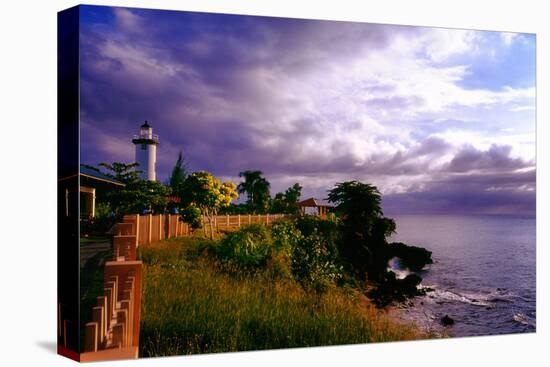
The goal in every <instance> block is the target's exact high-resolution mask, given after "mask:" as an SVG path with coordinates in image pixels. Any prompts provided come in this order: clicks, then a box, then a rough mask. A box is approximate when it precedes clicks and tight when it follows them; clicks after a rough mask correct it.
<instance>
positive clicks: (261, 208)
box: [237, 171, 271, 213]
mask: <svg viewBox="0 0 550 367" xmlns="http://www.w3.org/2000/svg"><path fill="white" fill-rule="evenodd" d="M239 177H243V178H244V182H241V183H240V184H239V186H237V190H238V192H239V194H244V193H246V194H247V201H246V203H247V204H248V206H249V207H250V209H251V210H252V211H253V212H254V213H266V212H267V210H268V209H269V202H270V199H271V196H270V194H269V189H270V186H271V185H270V184H269V181H267V180H266V179H265V178H264V177H262V171H243V172H240V173H239Z"/></svg>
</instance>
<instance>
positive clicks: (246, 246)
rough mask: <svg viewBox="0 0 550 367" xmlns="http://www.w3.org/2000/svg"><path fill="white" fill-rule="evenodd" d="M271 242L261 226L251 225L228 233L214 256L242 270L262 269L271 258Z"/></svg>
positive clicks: (268, 234)
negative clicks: (242, 268)
mask: <svg viewBox="0 0 550 367" xmlns="http://www.w3.org/2000/svg"><path fill="white" fill-rule="evenodd" d="M272 250H273V240H272V238H271V233H270V231H269V230H268V228H267V227H266V226H265V225H263V224H252V225H249V226H246V227H244V228H242V229H240V230H239V231H237V232H233V233H228V234H227V235H226V236H225V237H224V238H223V239H222V240H221V241H220V243H219V245H218V246H217V247H216V250H215V252H216V255H217V256H218V258H220V259H222V260H226V261H229V262H231V263H234V264H235V265H238V266H241V267H244V268H260V267H264V266H265V265H266V263H267V260H268V259H269V258H270V256H271V252H272Z"/></svg>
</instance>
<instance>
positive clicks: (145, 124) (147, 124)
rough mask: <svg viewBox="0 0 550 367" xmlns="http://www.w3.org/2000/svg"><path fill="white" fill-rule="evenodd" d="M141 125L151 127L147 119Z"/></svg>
mask: <svg viewBox="0 0 550 367" xmlns="http://www.w3.org/2000/svg"><path fill="white" fill-rule="evenodd" d="M141 127H151V126H150V125H149V123H148V122H147V120H145V123H144V124H143V125H141Z"/></svg>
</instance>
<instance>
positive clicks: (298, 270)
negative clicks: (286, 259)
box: [292, 231, 343, 292]
mask: <svg viewBox="0 0 550 367" xmlns="http://www.w3.org/2000/svg"><path fill="white" fill-rule="evenodd" d="M329 247H330V246H329V245H328V243H327V240H326V238H325V237H324V236H322V235H320V234H319V233H317V231H314V232H313V233H312V234H310V235H309V236H307V237H303V238H302V240H301V241H300V242H299V243H298V244H297V246H295V247H294V250H293V252H292V273H293V274H294V277H295V278H296V280H298V281H299V282H301V283H303V284H304V285H306V286H310V287H312V288H313V289H314V290H316V291H318V292H322V291H325V290H326V289H327V288H328V287H329V286H330V285H333V284H334V283H335V281H337V280H338V279H340V278H341V277H342V270H343V269H342V266H341V265H339V264H338V259H337V258H336V257H335V256H334V255H335V253H334V252H331V251H330V249H329Z"/></svg>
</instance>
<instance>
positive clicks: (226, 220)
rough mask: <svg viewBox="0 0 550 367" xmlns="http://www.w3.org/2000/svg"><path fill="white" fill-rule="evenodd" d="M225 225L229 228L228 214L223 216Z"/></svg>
mask: <svg viewBox="0 0 550 367" xmlns="http://www.w3.org/2000/svg"><path fill="white" fill-rule="evenodd" d="M225 225H226V226H227V228H229V214H227V215H226V216H225Z"/></svg>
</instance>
